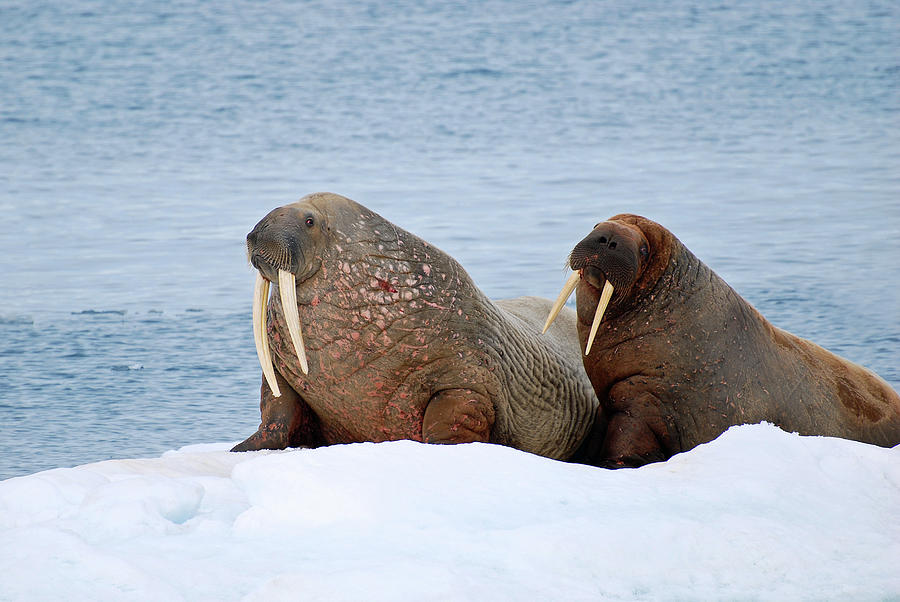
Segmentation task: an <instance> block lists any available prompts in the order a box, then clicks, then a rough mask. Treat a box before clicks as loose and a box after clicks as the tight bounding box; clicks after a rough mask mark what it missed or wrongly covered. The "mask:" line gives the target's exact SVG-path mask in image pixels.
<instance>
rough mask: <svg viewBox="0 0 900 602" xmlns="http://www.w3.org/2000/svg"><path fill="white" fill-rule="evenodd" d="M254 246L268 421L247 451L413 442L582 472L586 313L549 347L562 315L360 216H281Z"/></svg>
mask: <svg viewBox="0 0 900 602" xmlns="http://www.w3.org/2000/svg"><path fill="white" fill-rule="evenodd" d="M247 247H248V253H249V257H250V261H251V263H252V264H253V266H254V267H255V268H256V269H257V270H258V276H257V293H256V297H255V301H254V310H253V315H254V332H255V334H256V342H257V352H258V354H259V357H260V363H261V365H262V369H263V373H264V379H263V383H262V392H261V401H260V411H261V415H262V420H261V424H260V426H259V429H258V430H257V432H256V433H254V434H253V435H251V436H250V437H249V438H248V439H247V440H245V441H244V442H242V443H240V444H238V445H237V446H235V447H234V448H233V451H247V450H255V449H262V448H270V449H280V448H285V447H295V446H313V447H315V446H319V445H326V444H333V443H351V442H358V441H376V442H377V441H386V440H396V439H413V440H417V441H426V442H434V443H461V442H469V441H482V442H493V443H499V444H503V445H508V446H511V447H515V448H518V449H521V450H524V451H528V452H532V453H535V454H540V455H543V456H547V457H550V458H556V459H564V460H571V459H577V457H578V452H579V448H580V446H581V445H582V443H583V442H584V441H585V440H586V438H587V435H588V434H589V432H590V431H591V429H592V428H593V426H594V425H595V423H596V424H598V425H600V424H601V422H600V421H598V420H597V419H596V417H597V415H598V411H597V409H598V405H599V404H598V402H597V398H596V396H595V395H594V391H593V388H592V387H591V383H590V380H589V379H588V377H587V375H586V374H585V373H584V368H583V367H582V365H581V357H580V356H581V352H580V347H579V343H578V336H577V333H576V331H575V312H574V311H570V313H569V314H568V315H567V316H564V317H563V321H564V322H565V323H564V324H561V325H559V327H558V328H556V329H555V330H554V331H553V332H552V333H551V334H552V336H551V337H549V338H547V337H542V336H541V333H540V326H541V324H542V323H543V319H544V317H545V316H546V315H547V311H549V309H550V307H551V302H550V301H549V300H547V299H539V298H537V297H522V298H518V299H511V300H506V301H499V302H496V303H494V302H492V301H491V300H489V299H488V298H487V297H486V296H485V295H484V294H483V293H482V292H481V291H480V290H479V289H478V288H477V287H476V286H475V285H474V284H473V282H472V281H471V279H470V278H469V276H468V274H466V272H465V270H463V268H462V267H461V266H460V265H459V264H458V263H457V262H456V261H455V260H454V259H453V258H452V257H450V256H448V255H447V254H445V253H443V252H442V251H440V250H439V249H437V248H435V247H434V246H432V245H429V244H428V243H427V242H425V241H423V240H421V239H419V238H417V237H416V236H414V235H412V234H410V233H409V232H406V231H404V230H402V229H400V228H398V227H397V226H395V225H394V224H392V223H390V222H388V221H387V220H385V219H384V218H382V217H381V216H379V215H377V214H375V213H373V212H372V211H370V210H368V209H366V208H365V207H363V206H361V205H359V204H357V203H355V202H354V201H351V200H349V199H346V198H344V197H341V196H338V195H335V194H328V193H319V194H312V195H309V196H307V197H304V198H303V199H301V200H300V201H299V202H297V203H294V204H292V205H287V206H285V207H280V208H278V209H275V210H273V211H272V212H270V213H269V214H268V215H267V216H266V217H265V218H263V220H262V221H260V222H259V223H258V224H257V225H256V227H255V228H253V231H252V232H250V234H249V235H248V236H247ZM269 283H275V285H276V287H277V294H273V295H272V302H271V303H268V312H267V310H266V305H267V300H268V288H269ZM267 321H268V326H266V322H267ZM270 349H271V353H270Z"/></svg>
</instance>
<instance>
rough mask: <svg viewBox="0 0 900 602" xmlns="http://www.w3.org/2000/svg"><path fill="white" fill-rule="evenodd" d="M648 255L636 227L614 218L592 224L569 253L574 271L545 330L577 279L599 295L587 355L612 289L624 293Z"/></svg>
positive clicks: (640, 270)
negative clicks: (587, 232) (590, 228)
mask: <svg viewBox="0 0 900 602" xmlns="http://www.w3.org/2000/svg"><path fill="white" fill-rule="evenodd" d="M649 256H650V243H649V242H648V241H647V238H646V237H645V236H644V234H643V233H642V232H641V231H640V230H639V229H638V228H637V227H635V226H633V225H631V224H625V223H621V222H616V221H606V222H601V223H599V224H597V225H596V226H594V229H593V230H592V231H591V233H590V234H588V235H587V236H585V237H584V238H583V239H582V240H581V242H579V243H578V244H577V245H575V248H574V249H572V252H571V253H570V254H569V260H568V264H569V267H570V268H572V270H574V271H573V273H572V275H571V276H570V277H569V279H568V280H567V281H566V284H565V285H564V286H563V290H562V292H560V294H559V297H558V298H557V300H556V303H554V305H553V308H552V309H551V310H550V315H549V316H548V317H547V322H546V324H545V325H544V332H546V331H547V329H548V328H549V327H550V324H552V323H553V320H554V319H556V316H557V315H558V314H559V311H560V310H561V309H562V307H563V305H565V303H566V300H567V299H568V298H569V296H570V295H571V294H572V291H574V290H575V287H576V286H577V285H578V282H579V280H580V281H581V282H583V283H585V284H586V285H587V286H589V287H590V288H591V289H592V290H594V291H595V293H596V294H597V295H599V300H598V302H597V309H596V310H595V312H594V319H593V322H592V323H591V331H590V335H589V336H588V340H587V345H585V349H584V354H585V355H588V354H589V353H590V352H591V345H592V344H593V342H594V337H595V336H596V334H597V328H598V327H599V326H600V321H601V320H602V319H603V314H604V313H605V312H606V308H607V307H608V305H609V302H610V299H611V298H612V295H613V291H619V292H618V293H617V295H618V296H620V297H621V296H627V294H628V291H629V290H630V289H631V287H632V285H633V284H634V283H635V281H636V280H637V279H638V277H639V276H640V275H641V272H642V270H643V268H644V265H645V264H646V261H647V259H648V258H649ZM601 289H602V292H601Z"/></svg>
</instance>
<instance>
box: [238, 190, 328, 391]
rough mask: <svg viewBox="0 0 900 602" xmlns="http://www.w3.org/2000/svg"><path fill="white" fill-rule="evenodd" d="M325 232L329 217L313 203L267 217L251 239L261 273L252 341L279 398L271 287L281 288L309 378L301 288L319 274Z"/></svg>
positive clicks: (250, 247) (252, 260) (253, 257)
mask: <svg viewBox="0 0 900 602" xmlns="http://www.w3.org/2000/svg"><path fill="white" fill-rule="evenodd" d="M327 230H328V225H327V221H326V217H325V216H324V214H323V213H322V212H320V211H319V210H317V209H316V208H315V206H313V205H312V204H311V203H302V204H301V203H296V204H294V205H288V206H285V207H279V208H278V209H274V210H273V211H271V212H269V214H268V215H266V216H265V217H264V218H263V219H262V220H260V222H259V223H258V224H256V226H255V227H254V228H253V230H251V231H250V234H248V235H247V256H248V258H249V259H250V263H251V264H252V265H253V267H254V268H256V269H257V275H256V289H255V292H254V296H253V337H254V339H255V341H256V353H257V355H258V356H259V363H260V365H261V366H262V370H263V374H264V375H265V377H266V382H267V383H268V384H269V388H270V389H271V390H272V393H273V394H274V395H275V396H276V397H279V396H280V395H281V391H279V389H278V383H277V382H276V381H275V370H274V368H273V365H272V355H271V351H270V350H269V344H268V341H267V338H266V313H267V311H268V300H269V283H270V282H277V283H278V290H279V293H280V295H281V305H282V307H283V309H284V316H285V322H286V323H287V326H288V331H289V333H290V336H291V342H292V343H293V345H294V349H295V351H296V352H297V358H298V359H299V360H300V369H301V370H302V371H303V373H304V374H308V373H309V364H308V362H307V359H306V350H305V347H304V344H303V333H302V331H301V328H300V317H299V315H298V313H297V285H298V283H302V282H304V281H305V280H307V279H308V278H309V277H310V276H312V275H313V274H315V273H316V271H318V269H319V267H320V266H321V262H322V260H321V257H322V249H323V247H324V245H325V236H326V232H327Z"/></svg>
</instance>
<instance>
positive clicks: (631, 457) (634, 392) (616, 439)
mask: <svg viewBox="0 0 900 602" xmlns="http://www.w3.org/2000/svg"><path fill="white" fill-rule="evenodd" d="M646 386H647V385H646V384H645V383H644V382H643V378H642V377H632V378H628V379H625V380H623V381H619V382H618V383H616V384H615V385H613V387H612V388H611V389H610V391H609V398H608V402H607V404H606V406H605V407H604V410H607V411H608V412H609V426H608V427H607V429H606V439H605V440H604V441H603V447H602V449H601V452H600V457H599V458H596V459H594V461H593V462H591V463H592V464H596V465H597V466H604V467H607V468H619V467H636V466H643V465H644V464H649V463H651V462H662V461H665V460H668V459H669V458H670V457H671V456H672V455H673V454H674V453H675V451H676V450H673V441H672V437H671V435H670V433H669V429H668V428H667V426H666V421H665V419H664V418H663V415H662V407H661V404H660V400H659V399H657V398H656V396H655V395H653V393H651V392H650V391H647V390H646Z"/></svg>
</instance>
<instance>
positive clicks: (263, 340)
mask: <svg viewBox="0 0 900 602" xmlns="http://www.w3.org/2000/svg"><path fill="white" fill-rule="evenodd" d="M268 306H269V281H268V280H266V279H265V278H263V277H262V274H260V273H259V272H257V273H256V287H255V288H254V290H253V340H254V341H255V342H256V355H257V356H258V357H259V365H260V366H261V367H262V371H263V375H264V376H265V377H266V382H267V383H268V384H269V389H271V390H272V395H274V396H275V397H281V391H280V390H279V389H278V383H277V382H276V380H275V367H274V366H273V365H272V352H271V351H270V350H269V339H268V336H267V335H266V313H267V312H268ZM294 308H295V311H296V305H295V306H294Z"/></svg>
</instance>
